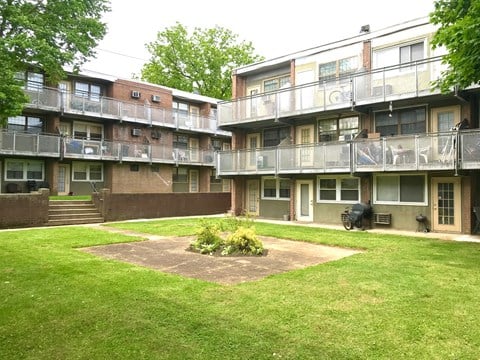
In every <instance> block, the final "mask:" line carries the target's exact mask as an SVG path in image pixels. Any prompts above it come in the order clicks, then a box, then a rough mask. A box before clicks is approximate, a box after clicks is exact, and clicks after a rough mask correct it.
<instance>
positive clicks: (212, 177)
mask: <svg viewBox="0 0 480 360" xmlns="http://www.w3.org/2000/svg"><path fill="white" fill-rule="evenodd" d="M221 183H222V179H220V178H219V177H217V171H216V170H215V169H212V170H211V171H210V184H221Z"/></svg>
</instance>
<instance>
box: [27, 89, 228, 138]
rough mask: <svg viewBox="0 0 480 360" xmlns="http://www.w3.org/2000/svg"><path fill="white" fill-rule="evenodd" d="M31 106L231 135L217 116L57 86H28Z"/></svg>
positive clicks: (150, 124) (28, 105)
mask: <svg viewBox="0 0 480 360" xmlns="http://www.w3.org/2000/svg"><path fill="white" fill-rule="evenodd" d="M25 92H26V94H27V95H28V96H29V99H30V101H29V103H28V104H27V105H26V107H27V108H35V109H42V110H46V111H58V112H64V113H70V114H77V115H80V114H81V115H83V116H92V117H97V118H98V117H102V118H109V119H116V120H119V121H127V122H133V123H138V124H145V125H149V126H162V127H170V128H175V129H184V130H191V131H197V132H207V133H212V134H219V135H226V136H229V135H230V132H228V131H224V130H220V129H218V126H217V119H216V118H215V117H211V116H210V117H207V116H200V115H194V114H183V113H182V114H180V113H179V112H177V111H176V110H170V109H163V108H160V107H156V106H152V105H150V104H137V103H133V102H127V101H120V100H117V99H112V98H107V97H103V96H102V97H88V96H79V95H75V94H74V93H69V92H64V91H61V90H59V89H54V88H47V87H43V88H37V89H25Z"/></svg>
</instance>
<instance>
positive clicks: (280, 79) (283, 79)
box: [262, 74, 290, 93]
mask: <svg viewBox="0 0 480 360" xmlns="http://www.w3.org/2000/svg"><path fill="white" fill-rule="evenodd" d="M267 83H271V85H270V84H269V85H267ZM288 83H290V74H288V75H285V74H283V75H279V76H276V77H272V78H269V79H265V80H263V81H262V88H263V92H264V93H267V92H271V91H277V90H279V89H281V88H282V87H283V86H285V84H288ZM267 88H268V90H267Z"/></svg>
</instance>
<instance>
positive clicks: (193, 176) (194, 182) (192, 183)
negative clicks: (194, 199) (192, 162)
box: [188, 170, 199, 192]
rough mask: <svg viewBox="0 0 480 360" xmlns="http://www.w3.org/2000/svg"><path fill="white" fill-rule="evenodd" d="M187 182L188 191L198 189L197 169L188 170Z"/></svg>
mask: <svg viewBox="0 0 480 360" xmlns="http://www.w3.org/2000/svg"><path fill="white" fill-rule="evenodd" d="M188 183H189V191H190V192H198V190H199V184H198V170H190V172H189V181H188Z"/></svg>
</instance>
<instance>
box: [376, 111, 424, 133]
mask: <svg viewBox="0 0 480 360" xmlns="http://www.w3.org/2000/svg"><path fill="white" fill-rule="evenodd" d="M418 110H423V112H424V113H423V115H424V121H422V122H423V123H425V127H424V128H423V129H421V130H420V131H417V130H415V131H412V132H402V126H403V125H406V124H418V123H421V122H419V121H416V122H414V123H409V122H402V119H405V115H406V114H407V113H409V112H415V111H418ZM402 114H404V117H403V118H402ZM379 115H381V116H382V119H383V117H385V118H387V120H388V119H396V125H395V127H396V133H388V134H386V133H384V132H382V131H380V130H379V129H378V127H377V126H378V117H379ZM374 116H375V117H374V124H375V126H374V128H375V132H376V133H380V136H391V135H413V134H418V133H425V132H426V131H427V116H428V112H427V108H426V106H417V107H409V108H401V109H393V110H392V111H376V112H375V113H374ZM387 126H388V125H383V127H387ZM390 126H394V125H393V124H392V125H390Z"/></svg>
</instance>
